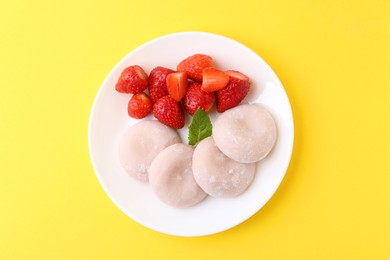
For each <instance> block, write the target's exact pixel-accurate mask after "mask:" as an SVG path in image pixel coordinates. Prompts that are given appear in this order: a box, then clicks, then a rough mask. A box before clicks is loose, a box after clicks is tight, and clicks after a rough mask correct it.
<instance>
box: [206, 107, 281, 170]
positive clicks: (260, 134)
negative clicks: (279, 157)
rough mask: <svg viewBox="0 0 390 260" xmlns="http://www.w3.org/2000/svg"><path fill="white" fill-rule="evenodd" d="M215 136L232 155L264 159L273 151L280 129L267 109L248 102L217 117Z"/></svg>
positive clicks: (243, 159) (242, 159)
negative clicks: (278, 129)
mask: <svg viewBox="0 0 390 260" xmlns="http://www.w3.org/2000/svg"><path fill="white" fill-rule="evenodd" d="M213 138H214V141H215V143H216V144H217V146H218V148H219V149H220V150H221V151H222V152H223V153H224V154H225V155H226V156H228V157H229V158H231V159H233V160H235V161H238V162H241V163H252V162H257V161H260V160H262V159H263V158H264V157H266V156H267V155H268V153H269V152H270V151H271V150H272V148H273V147H274V145H275V142H276V139H277V129H276V124H275V121H274V119H273V117H272V115H271V114H270V113H269V112H268V110H267V109H266V108H264V107H263V106H260V105H249V104H245V105H240V106H237V107H235V108H232V109H229V110H227V111H225V112H224V113H222V114H221V115H220V116H219V117H218V118H217V120H216V121H215V122H214V126H213Z"/></svg>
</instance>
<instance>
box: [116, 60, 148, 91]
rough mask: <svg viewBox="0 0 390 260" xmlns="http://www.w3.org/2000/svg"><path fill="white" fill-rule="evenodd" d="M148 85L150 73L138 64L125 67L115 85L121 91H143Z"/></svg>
mask: <svg viewBox="0 0 390 260" xmlns="http://www.w3.org/2000/svg"><path fill="white" fill-rule="evenodd" d="M147 87H148V75H146V73H145V71H144V70H143V69H142V68H141V67H140V66H138V65H133V66H129V67H127V68H125V69H124V70H123V71H122V73H121V75H120V76H119V79H118V81H117V83H116V85H115V89H116V90H117V91H118V92H120V93H132V94H137V93H141V92H142V91H144V90H145V89H146V88H147Z"/></svg>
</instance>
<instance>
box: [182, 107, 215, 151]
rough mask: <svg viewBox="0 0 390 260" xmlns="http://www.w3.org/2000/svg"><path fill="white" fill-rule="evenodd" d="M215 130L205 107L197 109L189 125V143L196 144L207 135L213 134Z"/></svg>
mask: <svg viewBox="0 0 390 260" xmlns="http://www.w3.org/2000/svg"><path fill="white" fill-rule="evenodd" d="M212 132H213V126H212V124H211V121H210V117H209V115H208V114H207V112H206V111H204V110H203V109H200V108H199V109H198V110H196V112H195V114H194V116H193V117H192V122H191V124H190V126H189V127H188V143H189V144H190V145H196V144H197V143H199V142H200V141H202V140H203V139H205V138H206V137H209V136H211V134H212Z"/></svg>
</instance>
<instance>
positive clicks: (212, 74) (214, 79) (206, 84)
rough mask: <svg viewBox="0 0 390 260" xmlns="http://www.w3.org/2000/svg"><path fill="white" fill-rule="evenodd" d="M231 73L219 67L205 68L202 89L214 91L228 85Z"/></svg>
mask: <svg viewBox="0 0 390 260" xmlns="http://www.w3.org/2000/svg"><path fill="white" fill-rule="evenodd" d="M229 79H230V77H229V75H228V74H227V73H225V72H223V71H220V70H219V69H216V68H213V67H209V68H205V69H204V70H203V81H202V90H203V91H205V92H214V91H217V90H220V89H223V88H224V87H226V85H227V84H228V82H229Z"/></svg>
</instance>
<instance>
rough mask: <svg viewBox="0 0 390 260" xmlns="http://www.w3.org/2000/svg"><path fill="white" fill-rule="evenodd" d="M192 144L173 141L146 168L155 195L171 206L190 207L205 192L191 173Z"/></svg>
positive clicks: (204, 195)
mask: <svg viewBox="0 0 390 260" xmlns="http://www.w3.org/2000/svg"><path fill="white" fill-rule="evenodd" d="M193 153H194V148H193V147H192V146H190V145H187V144H183V143H180V144H174V145H172V146H170V147H168V148H166V149H164V150H163V151H162V152H160V153H159V154H158V155H157V157H156V158H155V159H154V160H153V162H152V165H151V166H150V170H149V183H150V186H151V187H152V190H153V192H154V193H155V194H156V196H157V197H158V198H159V199H160V200H161V201H163V202H164V203H166V204H168V205H171V206H173V207H178V208H183V207H190V206H193V205H195V204H197V203H198V202H200V201H201V200H203V199H204V198H205V197H206V196H207V194H206V193H205V192H204V191H203V190H202V189H201V188H200V187H199V185H198V184H197V183H196V181H195V179H194V175H193V173H192V155H193Z"/></svg>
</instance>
